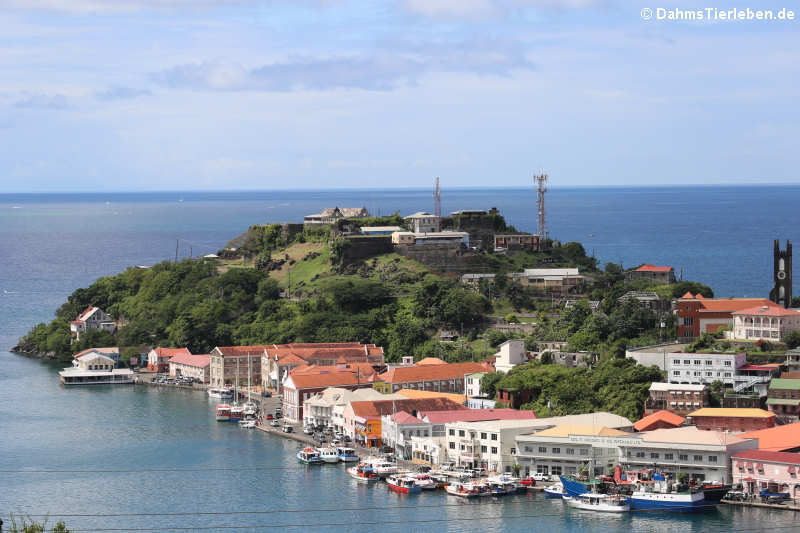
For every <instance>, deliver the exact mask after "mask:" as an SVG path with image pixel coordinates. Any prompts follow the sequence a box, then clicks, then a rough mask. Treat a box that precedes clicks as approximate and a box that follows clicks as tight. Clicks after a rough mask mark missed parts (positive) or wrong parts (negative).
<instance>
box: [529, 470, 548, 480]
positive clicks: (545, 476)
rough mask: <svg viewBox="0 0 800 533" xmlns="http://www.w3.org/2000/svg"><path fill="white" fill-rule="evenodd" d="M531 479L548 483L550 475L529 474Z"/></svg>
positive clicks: (540, 473)
mask: <svg viewBox="0 0 800 533" xmlns="http://www.w3.org/2000/svg"><path fill="white" fill-rule="evenodd" d="M531 477H532V478H533V479H534V480H536V481H550V475H548V474H543V473H542V472H536V473H535V474H531Z"/></svg>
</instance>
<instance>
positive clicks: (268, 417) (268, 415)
mask: <svg viewBox="0 0 800 533" xmlns="http://www.w3.org/2000/svg"><path fill="white" fill-rule="evenodd" d="M274 419H275V417H274V416H272V413H267V420H274Z"/></svg>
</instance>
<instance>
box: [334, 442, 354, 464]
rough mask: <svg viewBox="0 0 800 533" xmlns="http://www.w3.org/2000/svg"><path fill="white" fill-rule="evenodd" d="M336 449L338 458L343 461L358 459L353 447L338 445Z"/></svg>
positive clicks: (352, 461) (348, 461) (350, 461)
mask: <svg viewBox="0 0 800 533" xmlns="http://www.w3.org/2000/svg"><path fill="white" fill-rule="evenodd" d="M336 451H337V452H338V453H339V460H340V461H341V462H343V463H355V462H358V461H359V457H358V455H356V451H355V450H354V449H353V448H348V447H347V446H339V447H338V448H336Z"/></svg>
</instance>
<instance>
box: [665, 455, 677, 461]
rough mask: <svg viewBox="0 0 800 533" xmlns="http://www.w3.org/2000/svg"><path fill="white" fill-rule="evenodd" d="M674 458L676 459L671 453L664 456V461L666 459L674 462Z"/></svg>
mask: <svg viewBox="0 0 800 533" xmlns="http://www.w3.org/2000/svg"><path fill="white" fill-rule="evenodd" d="M674 458H675V456H674V455H673V454H671V453H665V454H664V459H666V460H667V461H672V460H673V459H674Z"/></svg>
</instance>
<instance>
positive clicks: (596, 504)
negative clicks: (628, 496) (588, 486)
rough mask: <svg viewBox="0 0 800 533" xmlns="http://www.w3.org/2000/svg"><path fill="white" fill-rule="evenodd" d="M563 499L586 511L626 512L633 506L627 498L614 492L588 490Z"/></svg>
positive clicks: (568, 503) (570, 504) (572, 505)
mask: <svg viewBox="0 0 800 533" xmlns="http://www.w3.org/2000/svg"><path fill="white" fill-rule="evenodd" d="M563 499H564V501H565V502H566V503H567V505H569V506H570V507H574V508H576V509H582V510H584V511H599V512H605V513H624V512H627V511H630V510H631V506H630V505H629V504H628V502H627V501H626V500H625V498H623V497H621V496H616V495H612V494H595V493H592V492H587V493H586V494H581V495H580V496H564V498H563Z"/></svg>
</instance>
